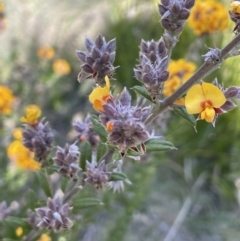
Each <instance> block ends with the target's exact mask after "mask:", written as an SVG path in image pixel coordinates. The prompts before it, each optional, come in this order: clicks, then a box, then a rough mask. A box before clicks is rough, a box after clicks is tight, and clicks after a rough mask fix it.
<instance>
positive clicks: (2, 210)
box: [0, 201, 11, 221]
mask: <svg viewBox="0 0 240 241" xmlns="http://www.w3.org/2000/svg"><path fill="white" fill-rule="evenodd" d="M10 213H11V208H10V207H8V206H7V203H6V201H2V202H0V221H2V220H3V219H5V218H7V217H8V216H9V215H10Z"/></svg>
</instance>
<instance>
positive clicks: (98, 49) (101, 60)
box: [77, 34, 116, 86]
mask: <svg viewBox="0 0 240 241" xmlns="http://www.w3.org/2000/svg"><path fill="white" fill-rule="evenodd" d="M85 45H86V48H87V51H77V55H78V58H79V59H80V60H81V61H82V62H83V63H84V64H82V65H81V67H82V71H81V72H80V74H79V78H78V79H79V82H81V81H82V80H83V79H86V78H94V79H95V82H96V84H98V85H101V86H104V85H105V80H104V78H105V76H109V77H112V76H113V74H114V72H115V67H114V66H113V62H114V60H115V54H116V53H115V49H116V40H115V39H112V40H110V41H109V42H106V40H105V38H104V37H103V36H102V35H100V34H99V35H98V37H97V38H96V40H95V42H94V41H93V40H91V39H90V38H88V37H86V39H85ZM82 72H85V73H86V74H90V75H88V76H87V77H84V76H83V73H82Z"/></svg>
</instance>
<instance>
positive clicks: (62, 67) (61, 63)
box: [53, 59, 71, 75]
mask: <svg viewBox="0 0 240 241" xmlns="http://www.w3.org/2000/svg"><path fill="white" fill-rule="evenodd" d="M53 70H54V72H55V73H56V74H58V75H67V74H69V73H70V72H71V67H70V65H69V63H68V62H67V61H66V60H65V59H56V60H55V61H54V62H53Z"/></svg>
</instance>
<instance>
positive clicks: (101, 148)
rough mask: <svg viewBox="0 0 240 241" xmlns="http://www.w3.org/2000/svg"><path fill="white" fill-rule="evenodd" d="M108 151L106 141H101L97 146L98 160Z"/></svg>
mask: <svg viewBox="0 0 240 241" xmlns="http://www.w3.org/2000/svg"><path fill="white" fill-rule="evenodd" d="M106 151H107V147H106V145H105V144H104V143H102V142H100V143H99V144H98V147H97V161H99V160H101V158H102V157H103V156H104V154H105V153H106Z"/></svg>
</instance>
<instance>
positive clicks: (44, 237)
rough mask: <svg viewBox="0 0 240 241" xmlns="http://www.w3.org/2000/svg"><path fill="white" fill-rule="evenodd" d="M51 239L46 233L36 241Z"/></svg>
mask: <svg viewBox="0 0 240 241" xmlns="http://www.w3.org/2000/svg"><path fill="white" fill-rule="evenodd" d="M51 240H52V239H51V238H50V237H49V236H48V235H47V234H45V233H44V234H42V235H41V237H40V239H38V240H37V241H51Z"/></svg>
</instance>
